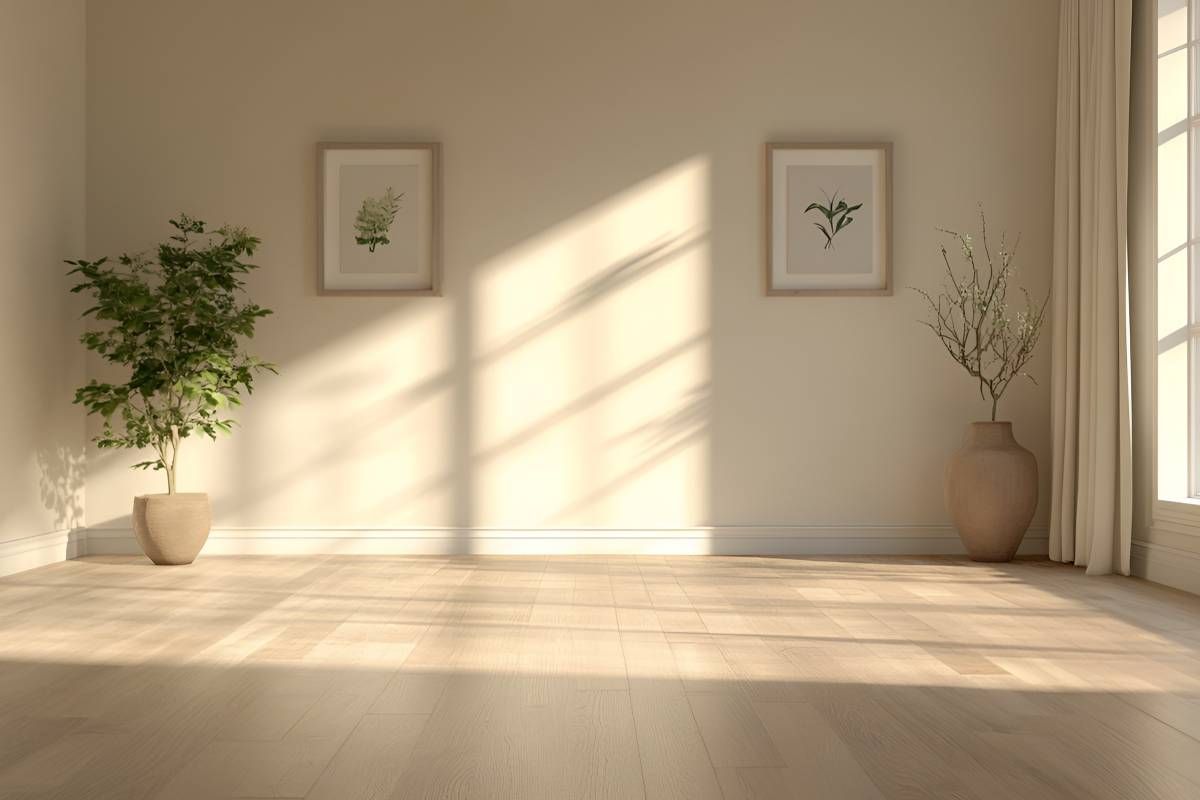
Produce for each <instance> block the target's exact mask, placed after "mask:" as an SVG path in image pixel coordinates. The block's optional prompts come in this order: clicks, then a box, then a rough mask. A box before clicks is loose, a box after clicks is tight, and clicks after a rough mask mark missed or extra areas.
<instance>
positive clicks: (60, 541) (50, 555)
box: [0, 530, 87, 576]
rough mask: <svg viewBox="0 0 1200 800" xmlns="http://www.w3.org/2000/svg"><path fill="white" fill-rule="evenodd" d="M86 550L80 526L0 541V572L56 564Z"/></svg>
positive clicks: (19, 570) (1, 574)
mask: <svg viewBox="0 0 1200 800" xmlns="http://www.w3.org/2000/svg"><path fill="white" fill-rule="evenodd" d="M86 551H87V540H86V534H85V532H84V531H82V530H61V531H50V532H48V533H39V534H37V535H35V536H26V537H25V538H23V539H11V540H9V541H7V542H0V576H4V575H12V574H13V573H14V572H24V571H25V570H27V569H35V568H37V567H44V566H46V565H47V564H57V563H58V562H60V561H67V560H68V559H72V558H76V557H77V556H81V555H83V554H84V553H85V552H86Z"/></svg>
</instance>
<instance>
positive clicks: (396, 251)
mask: <svg viewBox="0 0 1200 800" xmlns="http://www.w3.org/2000/svg"><path fill="white" fill-rule="evenodd" d="M317 187H318V189H317V191H318V197H317V208H318V214H319V217H320V218H319V220H318V226H317V229H318V231H319V238H318V243H317V250H318V253H317V265H318V284H317V285H318V290H319V291H320V292H321V293H322V294H391V295H437V294H440V292H441V263H440V260H441V241H440V239H441V146H440V145H439V144H436V143H421V144H397V143H384V144H363V143H338V142H321V143H320V144H318V145H317Z"/></svg>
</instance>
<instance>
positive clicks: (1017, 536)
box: [946, 422, 1038, 561]
mask: <svg viewBox="0 0 1200 800" xmlns="http://www.w3.org/2000/svg"><path fill="white" fill-rule="evenodd" d="M1037 499H1038V470H1037V459H1036V458H1034V455H1033V453H1031V452H1029V451H1028V450H1026V449H1025V448H1024V447H1022V446H1021V445H1020V444H1018V443H1017V440H1016V439H1014V438H1013V433H1012V423H1011V422H972V423H971V424H970V426H969V427H968V428H967V432H966V436H965V437H963V446H962V448H961V449H960V450H959V451H958V452H957V453H955V454H954V455H953V456H952V457H951V458H950V463H948V464H947V465H946V508H947V509H948V510H949V512H950V518H951V519H952V520H953V521H954V526H955V527H956V528H957V529H958V535H959V537H960V538H961V539H962V542H963V545H964V546H965V547H966V549H967V555H968V556H970V557H971V559H972V560H974V561H1011V560H1012V557H1013V556H1014V555H1016V553H1017V548H1018V547H1020V545H1021V539H1023V538H1024V537H1025V531H1026V530H1027V529H1028V528H1029V523H1030V522H1031V521H1032V520H1033V514H1034V511H1035V510H1036V509H1037Z"/></svg>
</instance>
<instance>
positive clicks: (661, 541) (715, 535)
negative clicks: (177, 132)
mask: <svg viewBox="0 0 1200 800" xmlns="http://www.w3.org/2000/svg"><path fill="white" fill-rule="evenodd" d="M1046 536H1047V534H1046V529H1045V528H1034V529H1030V531H1029V533H1028V534H1026V536H1025V541H1024V542H1023V543H1022V544H1021V550H1020V552H1021V554H1023V555H1045V554H1046V553H1047V552H1048V544H1047V538H1046ZM87 537H88V538H87V551H88V553H89V554H93V555H117V554H136V553H138V552H140V550H139V549H138V545H137V542H136V541H135V540H134V538H133V534H132V532H131V531H129V530H128V529H122V528H90V529H89V530H88V533H87ZM203 552H204V553H205V554H208V555H303V554H320V555H333V554H346V555H456V554H466V553H472V554H477V555H762V556H787V555H961V554H962V553H963V552H965V551H964V550H963V546H962V543H961V542H960V541H959V539H958V535H957V534H956V533H955V532H954V529H953V528H952V527H950V526H948V525H946V526H941V525H901V526H894V525H893V526H870V525H847V526H786V527H765V526H764V527H758V526H753V527H712V528H679V529H647V530H634V529H594V528H574V529H562V530H518V529H495V528H474V529H454V528H422V529H396V530H378V529H283V528H271V529H265V528H216V529H214V530H213V531H212V534H211V535H210V536H209V539H208V543H207V544H206V545H205V546H204V551H203Z"/></svg>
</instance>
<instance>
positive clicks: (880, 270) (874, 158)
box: [764, 142, 892, 297]
mask: <svg viewBox="0 0 1200 800" xmlns="http://www.w3.org/2000/svg"><path fill="white" fill-rule="evenodd" d="M764 156H765V158H764V162H765V163H764V170H765V186H766V225H765V228H766V238H765V249H766V253H765V256H766V257H765V261H766V265H765V266H766V293H767V294H768V295H770V296H784V297H855V296H882V295H890V294H892V177H891V171H892V144H891V142H815V143H814V142H769V143H767V145H766V148H765V151H764ZM839 203H840V205H839ZM801 206H803V208H802V207H801Z"/></svg>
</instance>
